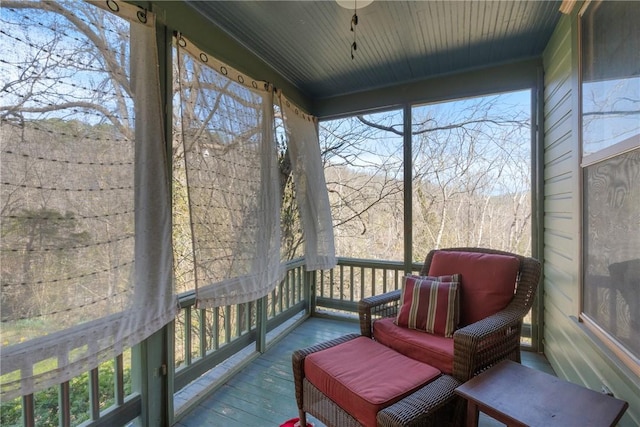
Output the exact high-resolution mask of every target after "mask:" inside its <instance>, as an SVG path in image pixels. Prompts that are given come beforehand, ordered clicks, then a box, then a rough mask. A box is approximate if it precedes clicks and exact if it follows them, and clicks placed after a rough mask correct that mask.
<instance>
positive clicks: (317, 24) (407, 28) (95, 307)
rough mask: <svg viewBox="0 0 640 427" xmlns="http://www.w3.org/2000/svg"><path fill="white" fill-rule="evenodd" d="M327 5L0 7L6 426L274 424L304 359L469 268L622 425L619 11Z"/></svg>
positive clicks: (639, 139)
mask: <svg viewBox="0 0 640 427" xmlns="http://www.w3.org/2000/svg"><path fill="white" fill-rule="evenodd" d="M338 3H340V2H339V1H338V2H334V1H310V2H281V1H275V2H259V1H246V2H236V1H215V2H213V1H170V2H164V1H137V0H133V1H120V0H109V1H99V2H98V1H96V2H76V1H64V0H59V1H53V2H37V1H33V2H29V1H3V2H2V3H1V4H0V8H1V9H2V14H1V15H2V16H1V17H0V22H1V23H2V25H0V26H2V30H0V47H2V49H0V51H1V52H2V53H0V74H1V76H0V87H2V88H3V92H2V102H0V119H1V120H2V122H1V123H2V126H1V128H0V140H1V143H2V149H1V154H2V163H1V167H0V173H1V175H2V176H1V180H0V181H1V187H0V189H1V192H0V213H1V219H2V224H1V228H2V243H1V247H0V249H1V253H0V255H1V256H2V260H0V264H1V265H0V269H1V272H2V284H1V286H2V309H1V316H2V319H1V320H2V324H1V326H2V332H1V334H2V337H1V341H2V348H1V351H0V353H1V357H2V361H1V363H0V366H1V368H2V371H1V373H0V383H1V392H2V394H1V395H0V399H1V405H2V408H1V414H2V415H1V416H2V422H1V424H2V425H12V426H13V425H17V426H53V425H58V426H65V427H66V426H76V425H83V426H115V425H123V426H129V425H132V426H133V425H141V426H170V425H177V426H180V427H191V426H198V425H213V426H218V425H219V426H227V425H229V426H232V425H260V426H262V425H264V426H272V425H279V424H278V423H282V422H284V421H286V420H287V419H289V418H294V417H296V416H298V414H297V407H296V403H295V397H294V391H293V382H292V380H291V375H292V374H291V369H290V355H291V352H292V351H293V350H294V349H296V348H299V347H304V346H308V345H311V344H315V343H318V342H321V341H324V340H326V339H330V338H333V337H336V336H341V335H344V334H346V333H351V332H358V323H357V314H358V311H357V304H358V301H360V300H361V299H362V298H365V297H369V296H374V295H380V294H383V293H386V292H388V291H391V290H397V289H400V288H401V287H402V283H403V276H404V275H406V274H411V273H417V272H419V271H420V268H421V265H422V262H423V260H424V257H425V255H426V254H427V253H428V252H429V250H431V249H435V248H446V247H468V246H477V247H490V248H495V249H499V250H506V251H512V252H514V253H518V254H521V255H525V256H532V257H534V258H537V259H539V260H540V261H541V263H542V266H543V267H542V268H543V270H542V279H541V280H540V284H539V286H538V292H537V298H536V300H535V303H534V305H533V307H532V309H531V312H530V313H529V315H528V316H527V317H526V318H525V322H524V325H523V330H522V337H521V348H522V350H523V363H524V364H525V365H529V366H532V367H534V368H535V369H538V370H541V371H544V372H549V373H553V374H554V375H557V376H558V377H560V378H562V379H566V380H568V381H571V382H574V383H577V384H580V385H582V386H584V387H587V388H590V389H592V390H596V391H602V392H603V393H607V394H612V395H613V396H615V397H617V398H619V399H623V400H625V401H627V402H628V403H629V409H628V410H627V412H626V414H625V415H624V417H623V418H622V420H621V421H620V423H619V425H620V426H624V427H626V426H629V427H631V426H635V425H640V386H639V385H638V384H639V381H638V378H640V367H639V366H640V364H639V362H638V358H639V357H640V356H639V355H640V341H639V340H638V334H637V333H636V332H635V331H637V326H638V325H640V323H639V320H638V317H637V313H640V303H639V301H640V299H639V298H638V295H639V293H638V286H637V278H638V276H639V274H640V273H639V271H640V270H639V267H638V266H639V265H640V264H638V259H640V244H639V243H638V242H640V227H639V226H638V224H640V222H639V221H638V206H640V184H639V182H638V180H639V177H640V174H639V173H638V171H640V125H639V124H638V123H640V121H639V120H638V117H639V116H640V113H639V111H638V108H637V100H638V99H640V83H639V82H640V80H639V79H640V77H639V75H638V64H639V63H640V57H639V55H640V54H639V53H638V52H640V45H639V44H638V43H639V42H638V41H639V40H640V36H639V34H638V29H637V26H636V25H635V22H637V20H638V19H640V15H639V13H640V8H638V7H637V3H636V2H598V1H586V2H582V1H570V0H565V1H560V0H555V1H551V0H549V1H503V2H492V1H480V2H477V1H437V2H436V1H415V2H414V1H411V2H395V1H394V2H391V1H384V0H374V1H373V2H372V3H371V2H366V1H363V2H360V1H357V2H354V4H353V5H351V4H347V5H346V6H344V5H340V4H338ZM352 6H353V7H352ZM585 93H588V94H589V96H583V94H585ZM602 129H604V130H605V131H602V132H601V131H600V130H602ZM312 421H313V422H314V424H315V425H316V427H317V426H321V425H322V423H320V422H319V421H317V420H315V419H314V420H312ZM495 425H497V424H495V422H493V421H491V420H490V419H488V418H486V417H482V418H481V426H483V427H490V426H495Z"/></svg>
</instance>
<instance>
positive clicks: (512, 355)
mask: <svg viewBox="0 0 640 427" xmlns="http://www.w3.org/2000/svg"><path fill="white" fill-rule="evenodd" d="M443 250H446V251H463V252H480V253H486V254H497V255H510V256H514V257H516V258H518V259H519V260H520V270H519V273H518V278H517V282H516V292H515V295H514V297H513V299H512V300H511V302H510V303H509V305H508V306H507V307H505V308H504V309H503V310H501V311H499V312H498V313H495V314H494V315H492V316H489V317H487V318H485V319H482V320H480V321H478V322H475V323H472V324H470V325H467V326H465V327H462V328H460V329H458V330H456V331H455V333H454V335H453V340H454V360H453V377H454V378H456V379H457V380H459V381H461V382H465V381H467V380H469V379H470V378H472V377H473V376H475V375H477V374H479V373H480V372H482V371H484V370H485V369H487V368H489V367H491V366H492V365H494V364H496V363H497V362H499V361H501V360H504V359H510V360H513V361H515V362H520V334H521V331H522V320H523V318H524V316H526V314H527V313H528V312H529V309H530V308H531V306H532V305H533V299H534V297H535V293H536V289H537V287H538V281H539V279H540V270H541V268H540V262H539V261H538V260H536V259H534V258H530V257H524V256H521V255H516V254H512V253H510V252H504V251H498V250H492V249H484V248H450V249H443ZM436 252H437V250H433V251H431V252H429V254H428V255H427V257H426V259H425V262H424V265H423V266H422V270H421V272H420V274H421V275H423V276H426V275H427V273H428V272H429V268H430V266H431V261H432V259H433V256H434V254H435V253H436ZM399 307H400V291H399V290H397V291H392V292H388V293H386V294H383V295H378V296H373V297H369V298H365V299H363V300H362V301H360V303H359V307H358V310H359V316H360V330H361V333H362V335H364V336H367V337H372V333H373V322H374V321H375V320H376V319H379V318H383V317H393V316H396V315H397V312H398V310H399Z"/></svg>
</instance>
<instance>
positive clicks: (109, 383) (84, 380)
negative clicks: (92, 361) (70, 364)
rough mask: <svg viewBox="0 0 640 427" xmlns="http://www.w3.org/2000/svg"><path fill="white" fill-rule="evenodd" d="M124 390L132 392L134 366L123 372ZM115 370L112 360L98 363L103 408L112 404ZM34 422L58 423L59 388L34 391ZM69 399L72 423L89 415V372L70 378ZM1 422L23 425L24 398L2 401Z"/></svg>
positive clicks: (43, 423)
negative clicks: (132, 370)
mask: <svg viewBox="0 0 640 427" xmlns="http://www.w3.org/2000/svg"><path fill="white" fill-rule="evenodd" d="M123 376H124V378H123V382H124V393H125V395H128V394H131V369H130V368H125V369H124V372H123ZM114 384H115V370H114V364H113V363H112V362H107V363H103V364H102V365H100V366H99V367H98V390H99V391H98V401H99V402H100V410H105V409H106V408H108V407H109V406H111V405H113V404H114V402H115V399H114V394H115V392H114V390H115V386H114ZM34 397H35V414H34V416H35V424H36V425H37V426H57V425H58V424H59V422H58V421H59V417H60V407H59V404H58V399H59V388H58V387H50V388H48V389H45V390H42V391H40V392H38V393H36V394H35V395H34ZM69 401H70V402H71V407H70V413H71V424H72V425H78V424H80V423H82V422H83V421H86V420H88V419H89V411H90V407H89V374H88V373H84V374H82V375H79V376H77V377H75V378H73V379H72V380H71V381H69ZM0 424H1V425H2V426H22V425H23V420H22V399H21V398H16V399H14V400H11V401H9V402H2V403H1V404H0Z"/></svg>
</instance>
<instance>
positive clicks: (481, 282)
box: [429, 251, 520, 327]
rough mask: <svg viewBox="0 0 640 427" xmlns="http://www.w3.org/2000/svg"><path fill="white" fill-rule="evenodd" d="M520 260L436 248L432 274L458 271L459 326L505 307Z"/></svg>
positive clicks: (512, 289)
mask: <svg viewBox="0 0 640 427" xmlns="http://www.w3.org/2000/svg"><path fill="white" fill-rule="evenodd" d="M519 269H520V260H519V259H518V258H516V257H513V256H508V255H496V254H485V253H479V252H458V251H437V252H436V253H435V254H434V255H433V259H432V261H431V266H430V268H429V276H442V275H445V274H457V273H459V274H460V275H461V276H462V278H461V280H460V326H461V327H462V326H466V325H470V324H471V323H474V322H477V321H478V320H481V319H484V318H485V317H488V316H491V315H492V314H495V313H497V312H498V311H500V310H502V309H503V308H505V307H506V306H507V305H508V304H509V302H510V301H511V299H512V298H513V294H514V292H515V285H516V279H517V276H518V271H519Z"/></svg>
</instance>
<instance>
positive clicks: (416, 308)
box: [396, 274, 460, 338]
mask: <svg viewBox="0 0 640 427" xmlns="http://www.w3.org/2000/svg"><path fill="white" fill-rule="evenodd" d="M400 304H401V305H400V311H399V312H398V316H397V318H396V324H397V325H398V326H403V327H406V328H409V329H416V330H419V331H425V332H429V333H431V334H437V335H442V336H445V337H449V338H450V337H452V336H453V333H454V331H455V330H456V328H457V327H458V322H459V318H460V275H459V274H453V275H450V276H439V277H429V276H426V277H425V276H422V277H421V276H405V277H403V282H402V294H401V297H400Z"/></svg>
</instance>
